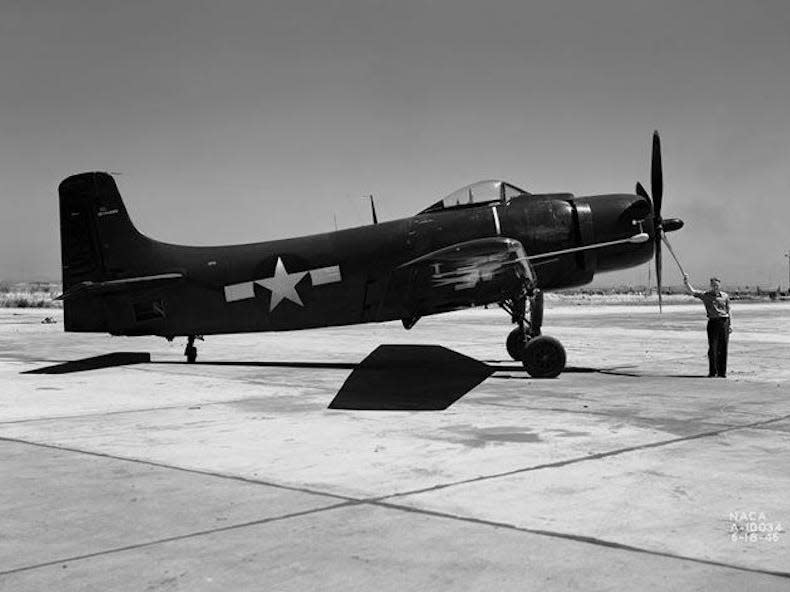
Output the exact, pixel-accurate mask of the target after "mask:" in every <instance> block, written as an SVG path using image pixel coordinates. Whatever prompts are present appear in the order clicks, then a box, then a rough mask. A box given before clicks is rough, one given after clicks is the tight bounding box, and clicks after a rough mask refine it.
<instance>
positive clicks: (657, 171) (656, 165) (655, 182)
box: [650, 131, 664, 220]
mask: <svg viewBox="0 0 790 592" xmlns="http://www.w3.org/2000/svg"><path fill="white" fill-rule="evenodd" d="M650 190H651V191H652V193H653V210H654V212H655V216H656V218H657V219H658V220H661V201H662V198H663V197H664V172H663V170H662V166H661V138H659V137H658V131H654V132H653V157H652V159H651V162H650Z"/></svg>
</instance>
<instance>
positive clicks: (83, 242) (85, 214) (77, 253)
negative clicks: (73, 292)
mask: <svg viewBox="0 0 790 592" xmlns="http://www.w3.org/2000/svg"><path fill="white" fill-rule="evenodd" d="M58 193H59V194H60V246H61V257H62V263H63V289H64V291H65V290H68V289H69V288H71V287H72V286H74V285H75V284H78V283H80V282H84V281H94V282H95V281H103V280H107V279H112V278H113V277H117V275H118V273H121V272H124V271H126V268H127V266H128V265H129V264H130V263H131V261H130V259H131V258H130V255H131V252H130V251H133V249H132V250H130V249H129V247H130V246H132V245H133V244H135V245H136V244H139V243H140V242H141V240H145V239H144V237H143V236H142V235H141V234H140V233H139V232H138V231H137V229H136V228H135V227H134V225H133V224H132V221H131V220H130V219H129V215H128V214H127V213H126V208H125V207H124V205H123V201H122V200H121V195H120V193H118V187H117V185H116V184H115V180H114V179H113V178H112V177H111V176H110V175H108V174H107V173H82V174H79V175H74V176H72V177H69V178H68V179H66V180H65V181H63V182H62V183H61V184H60V187H59V188H58Z"/></svg>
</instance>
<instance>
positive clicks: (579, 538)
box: [365, 500, 790, 578]
mask: <svg viewBox="0 0 790 592" xmlns="http://www.w3.org/2000/svg"><path fill="white" fill-rule="evenodd" d="M365 503H367V504H369V505H373V506H377V507H381V508H388V509H391V510H400V511H403V512H411V513H416V514H423V515H426V516H434V517H436V518H446V519H449V520H458V521H461V522H469V523H471V524H478V525H483V526H492V527H495V528H506V529H508V530H514V531H517V532H524V533H529V534H534V535H537V536H546V537H552V538H559V539H563V540H569V541H574V542H577V543H582V544H588V545H596V546H600V547H607V548H610V549H618V550H621V551H630V552H633V553H644V554H647V555H654V556H658V557H666V558H668V559H676V560H680V561H691V562H694V563H701V564H704V565H711V566H714V567H721V568H726V569H735V570H738V571H745V572H750V573H759V574H764V575H770V576H775V577H780V578H790V572H784V571H772V570H764V569H758V568H754V567H746V566H741V565H734V564H730V563H724V562H721V561H714V560H712V559H700V558H698V557H689V556H687V555H677V554H674V553H669V552H667V551H654V550H651V549H645V548H643V547H635V546H633V545H627V544H625V543H618V542H616V541H607V540H605V539H599V538H596V537H590V536H584V535H575V534H569V533H563V532H555V531H551V530H541V529H534V528H526V527H522V526H516V525H514V524H508V523H507V522H497V521H494V520H486V519H483V518H474V517H471V516H459V515H457V514H449V513H446V512H439V511H437V510H427V509H423V508H415V507H411V506H404V505H400V504H393V503H388V502H383V501H375V500H371V501H368V502H365Z"/></svg>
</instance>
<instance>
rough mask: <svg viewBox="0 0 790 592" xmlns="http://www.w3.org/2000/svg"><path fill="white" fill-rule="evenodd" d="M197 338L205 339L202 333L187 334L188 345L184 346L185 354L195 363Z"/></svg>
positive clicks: (189, 360)
mask: <svg viewBox="0 0 790 592" xmlns="http://www.w3.org/2000/svg"><path fill="white" fill-rule="evenodd" d="M195 339H200V341H203V336H202V335H189V336H187V346H186V347H185V348H184V355H185V356H186V357H187V362H188V363H189V364H194V363H195V360H197V348H196V347H195Z"/></svg>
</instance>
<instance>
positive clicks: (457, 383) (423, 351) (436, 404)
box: [329, 345, 495, 411]
mask: <svg viewBox="0 0 790 592" xmlns="http://www.w3.org/2000/svg"><path fill="white" fill-rule="evenodd" d="M494 372H495V368H493V367H491V366H489V365H488V364H485V363H484V362H480V361H478V360H475V359H474V358H470V357H468V356H464V355H462V354H459V353H458V352H454V351H452V350H449V349H447V348H446V347H441V346H439V345H380V346H379V347H377V348H376V349H375V350H373V352H372V353H371V354H370V355H368V357H366V358H365V359H364V360H362V361H361V362H360V363H359V365H358V366H357V367H356V368H355V369H354V370H353V372H351V374H350V375H349V376H348V378H347V379H346V381H345V382H344V383H343V386H342V387H340V390H339V391H338V393H337V395H335V398H334V399H333V400H332V402H331V403H330V404H329V408H330V409H355V410H370V411H439V410H442V409H447V408H448V407H449V406H450V405H452V404H453V403H455V402H456V401H457V400H458V399H460V398H461V397H463V396H464V395H465V394H466V393H468V392H469V391H471V390H472V389H473V388H475V387H476V386H477V385H479V384H480V383H481V382H483V381H484V380H485V379H486V378H488V377H489V376H491V374H493V373H494Z"/></svg>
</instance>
